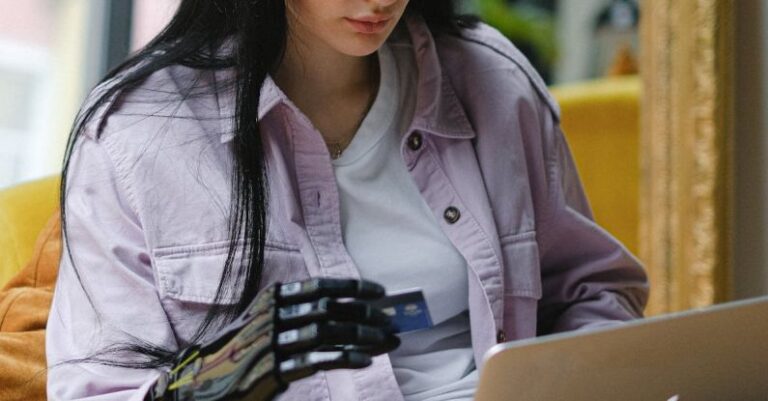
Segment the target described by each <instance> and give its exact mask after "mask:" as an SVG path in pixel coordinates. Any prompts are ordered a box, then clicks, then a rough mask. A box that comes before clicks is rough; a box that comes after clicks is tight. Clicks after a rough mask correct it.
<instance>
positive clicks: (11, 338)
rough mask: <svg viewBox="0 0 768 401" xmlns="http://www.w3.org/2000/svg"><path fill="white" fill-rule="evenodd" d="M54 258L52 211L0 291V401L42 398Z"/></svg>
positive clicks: (56, 240) (57, 228) (56, 235)
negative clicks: (29, 253) (28, 254)
mask: <svg viewBox="0 0 768 401" xmlns="http://www.w3.org/2000/svg"><path fill="white" fill-rule="evenodd" d="M60 255H61V222H60V220H59V213H58V211H57V212H56V213H55V215H54V216H53V217H51V219H50V220H49V221H48V223H47V224H46V226H45V228H44V229H43V231H42V232H41V233H40V235H39V236H38V238H37V242H36V243H35V249H34V252H33V256H32V259H31V260H30V261H29V263H27V265H26V267H25V268H24V269H23V270H22V271H20V272H19V273H18V274H17V275H16V276H15V277H13V279H11V281H10V282H8V284H7V285H6V286H5V287H4V288H3V289H2V290H1V291H0V349H1V350H2V352H0V400H4V401H22V400H24V401H30V400H31V401H35V400H41V401H44V400H45V399H46V395H45V381H46V363H45V324H46V321H47V320H48V311H49V310H50V307H51V299H52V297H53V287H54V285H55V283H56V275H57V273H58V269H59V258H60Z"/></svg>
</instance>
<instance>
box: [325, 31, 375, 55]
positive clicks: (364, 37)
mask: <svg viewBox="0 0 768 401" xmlns="http://www.w3.org/2000/svg"><path fill="white" fill-rule="evenodd" d="M386 40H387V35H385V34H377V35H372V34H355V35H353V36H352V37H351V38H349V39H348V40H345V41H344V43H343V44H340V46H338V47H337V50H339V51H340V52H341V53H343V54H346V55H348V56H354V57H365V56H368V55H371V54H373V53H375V52H376V51H377V50H379V48H381V46H382V45H383V44H384V42H385V41H386Z"/></svg>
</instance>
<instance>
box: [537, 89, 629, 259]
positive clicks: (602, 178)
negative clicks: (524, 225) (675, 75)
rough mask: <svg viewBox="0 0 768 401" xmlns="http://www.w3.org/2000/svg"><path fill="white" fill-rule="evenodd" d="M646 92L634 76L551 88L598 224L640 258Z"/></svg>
mask: <svg viewBox="0 0 768 401" xmlns="http://www.w3.org/2000/svg"><path fill="white" fill-rule="evenodd" d="M641 87H642V85H641V82H640V78H638V77H634V76H633V77H621V78H607V79H602V80H597V81H591V82H583V83H577V84H572V85H565V86H559V87H555V88H552V93H553V94H554V95H555V97H556V98H557V100H558V101H559V102H560V106H561V108H562V111H563V113H562V115H563V118H562V126H563V130H564V131H565V135H566V137H567V138H568V142H569V144H570V146H571V150H572V151H573V157H574V159H576V165H577V167H578V169H579V174H580V176H581V179H582V182H583V184H584V188H585V190H586V192H587V196H588V197H589V201H590V203H591V204H592V209H593V211H594V213H595V219H596V220H597V222H598V223H600V225H602V226H603V227H604V228H605V229H606V230H608V231H609V232H610V233H612V234H613V235H615V236H616V237H617V238H618V239H619V240H621V242H623V243H624V245H626V246H627V248H629V250H630V251H632V253H634V254H635V255H636V254H637V250H638V230H639V226H638V224H639V213H640V211H639V207H640V206H639V196H640V194H639V190H640V95H641Z"/></svg>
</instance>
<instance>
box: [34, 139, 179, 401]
mask: <svg viewBox="0 0 768 401" xmlns="http://www.w3.org/2000/svg"><path fill="white" fill-rule="evenodd" d="M107 150H108V146H107V145H105V144H103V143H102V142H101V141H99V140H96V139H94V138H91V137H81V138H80V140H79V142H78V144H77V147H76V148H75V150H74V152H73V155H72V158H71V162H70V168H69V173H68V176H67V182H68V185H67V193H66V201H65V202H66V203H65V206H66V214H65V216H64V217H65V223H66V230H65V234H66V236H65V238H64V247H63V250H62V257H61V264H60V271H59V277H58V280H57V283H56V288H55V292H54V297H53V302H52V306H51V311H50V315H49V318H48V326H47V334H46V354H47V360H48V368H49V371H48V385H47V391H48V399H49V400H51V401H56V400H100V401H101V400H104V401H106V400H142V399H143V398H144V394H146V392H147V390H148V389H149V387H150V386H151V385H152V383H153V381H154V380H155V379H156V378H157V377H158V376H159V370H153V369H132V368H124V367H116V366H109V365H108V364H104V363H100V362H98V361H99V360H101V361H106V362H110V363H113V364H114V363H117V364H121V363H125V362H135V361H137V360H141V358H139V357H137V356H136V355H132V354H128V353H126V352H122V351H117V349H116V347H119V346H121V345H124V344H139V343H141V344H153V345H156V346H158V347H162V348H165V349H171V350H175V349H176V347H177V344H176V340H175V336H174V334H173V330H172V328H171V325H170V323H169V321H168V318H167V316H166V314H165V312H164V310H163V308H162V306H161V303H160V298H159V295H158V292H157V290H156V286H155V280H154V276H153V273H152V266H151V259H150V256H149V253H148V251H147V249H146V245H145V240H144V234H143V231H142V226H141V223H140V220H139V218H138V217H137V214H136V213H135V212H134V211H135V210H136V209H135V207H133V206H132V205H131V193H130V187H129V186H127V185H125V183H123V182H121V180H120V178H121V175H120V174H119V173H118V172H117V171H116V168H115V164H114V163H113V161H114V157H110V156H112V155H111V154H110V152H108V151H107Z"/></svg>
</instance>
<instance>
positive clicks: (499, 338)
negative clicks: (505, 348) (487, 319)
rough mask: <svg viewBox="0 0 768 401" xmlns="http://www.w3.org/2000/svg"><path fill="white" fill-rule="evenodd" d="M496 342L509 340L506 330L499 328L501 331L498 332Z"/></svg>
mask: <svg viewBox="0 0 768 401" xmlns="http://www.w3.org/2000/svg"><path fill="white" fill-rule="evenodd" d="M496 342H497V343H499V344H501V343H505V342H507V333H505V332H504V330H499V332H498V333H496Z"/></svg>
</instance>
